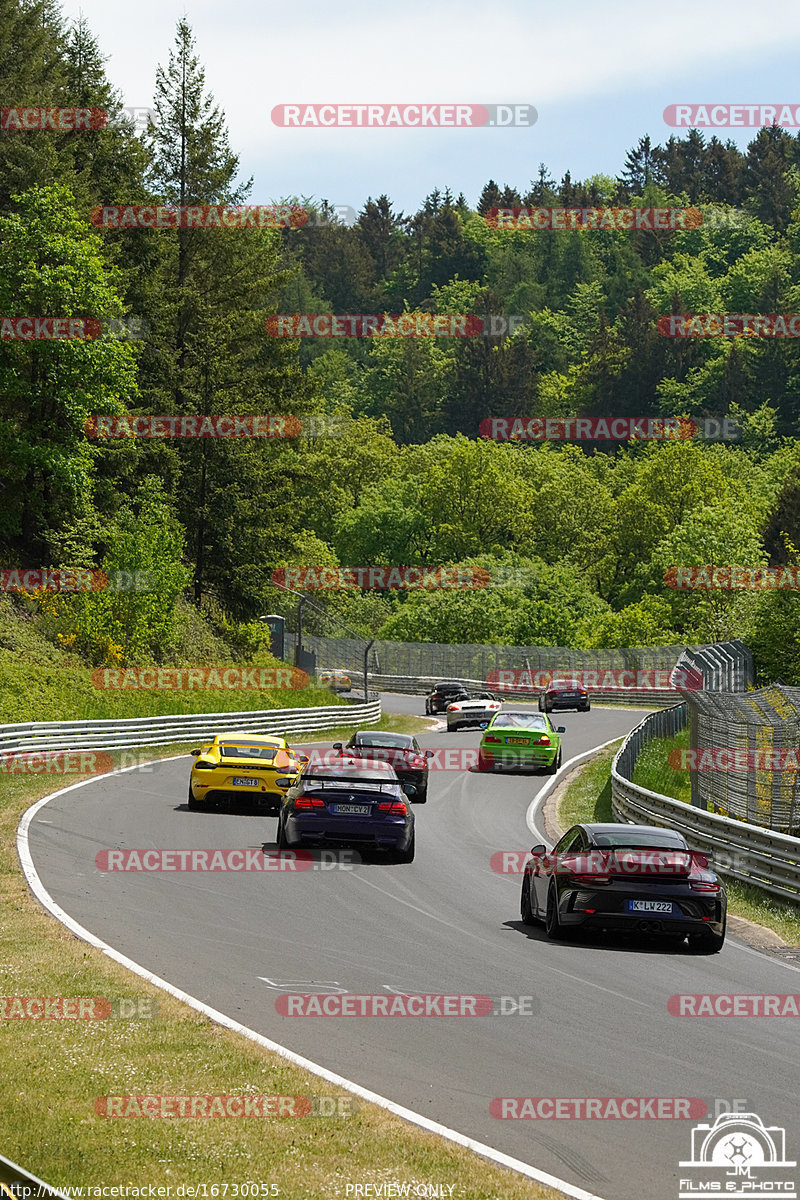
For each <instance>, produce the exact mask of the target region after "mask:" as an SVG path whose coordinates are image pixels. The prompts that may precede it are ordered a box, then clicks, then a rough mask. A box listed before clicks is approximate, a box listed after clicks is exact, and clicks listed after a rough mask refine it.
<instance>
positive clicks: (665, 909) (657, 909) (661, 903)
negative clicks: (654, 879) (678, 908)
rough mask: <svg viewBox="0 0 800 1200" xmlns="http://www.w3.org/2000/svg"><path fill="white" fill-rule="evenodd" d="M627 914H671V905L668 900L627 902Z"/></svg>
mask: <svg viewBox="0 0 800 1200" xmlns="http://www.w3.org/2000/svg"><path fill="white" fill-rule="evenodd" d="M628 911H629V912H647V913H671V912H672V903H671V901H669V900H629V901H628Z"/></svg>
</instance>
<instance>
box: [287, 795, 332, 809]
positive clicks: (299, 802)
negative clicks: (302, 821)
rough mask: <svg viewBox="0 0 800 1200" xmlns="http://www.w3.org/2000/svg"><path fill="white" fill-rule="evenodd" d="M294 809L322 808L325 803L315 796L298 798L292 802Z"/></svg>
mask: <svg viewBox="0 0 800 1200" xmlns="http://www.w3.org/2000/svg"><path fill="white" fill-rule="evenodd" d="M294 806H295V808H324V807H325V801H324V800H319V799H318V798H317V797H316V796H298V797H297V799H296V800H295V802H294Z"/></svg>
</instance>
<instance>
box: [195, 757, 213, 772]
mask: <svg viewBox="0 0 800 1200" xmlns="http://www.w3.org/2000/svg"><path fill="white" fill-rule="evenodd" d="M214 766H215V764H214V763H210V762H201V761H200V759H198V760H197V762H196V763H195V764H194V768H195V770H196V771H213V770H214Z"/></svg>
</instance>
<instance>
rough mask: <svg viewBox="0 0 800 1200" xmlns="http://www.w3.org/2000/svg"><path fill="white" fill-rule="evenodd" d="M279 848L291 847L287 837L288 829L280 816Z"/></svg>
mask: <svg viewBox="0 0 800 1200" xmlns="http://www.w3.org/2000/svg"><path fill="white" fill-rule="evenodd" d="M278 849H279V850H288V849H290V847H289V841H288V839H287V837H286V830H285V829H284V827H283V823H282V821H281V819H280V817H278Z"/></svg>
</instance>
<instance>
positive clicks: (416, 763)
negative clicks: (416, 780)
mask: <svg viewBox="0 0 800 1200" xmlns="http://www.w3.org/2000/svg"><path fill="white" fill-rule="evenodd" d="M425 763H426V759H424V758H421V757H420V756H419V754H415V755H414V757H413V758H412V759H411V762H410V764H409V765H410V766H412V767H420V768H422V767H424V766H425Z"/></svg>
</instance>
